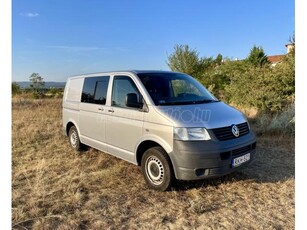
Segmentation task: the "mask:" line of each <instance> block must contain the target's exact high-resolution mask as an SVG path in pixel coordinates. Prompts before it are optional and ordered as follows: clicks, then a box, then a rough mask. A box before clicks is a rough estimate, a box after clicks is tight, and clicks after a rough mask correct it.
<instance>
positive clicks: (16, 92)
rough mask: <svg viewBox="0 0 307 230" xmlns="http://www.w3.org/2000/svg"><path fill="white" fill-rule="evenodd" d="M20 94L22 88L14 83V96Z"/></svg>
mask: <svg viewBox="0 0 307 230" xmlns="http://www.w3.org/2000/svg"><path fill="white" fill-rule="evenodd" d="M18 93H20V86H19V85H18V84H17V82H14V81H13V82H12V94H13V95H15V94H18Z"/></svg>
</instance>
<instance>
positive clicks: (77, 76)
mask: <svg viewBox="0 0 307 230" xmlns="http://www.w3.org/2000/svg"><path fill="white" fill-rule="evenodd" d="M122 73H134V74H140V73H176V72H174V71H168V70H118V71H106V72H96V73H86V74H79V75H74V76H71V77H69V78H79V77H86V76H97V75H100V74H122Z"/></svg>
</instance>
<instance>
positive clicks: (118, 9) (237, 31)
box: [12, 0, 295, 81]
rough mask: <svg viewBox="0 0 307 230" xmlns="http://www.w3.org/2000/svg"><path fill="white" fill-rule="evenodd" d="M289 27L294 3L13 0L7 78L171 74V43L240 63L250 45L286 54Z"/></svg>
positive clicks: (283, 0)
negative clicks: (154, 71)
mask: <svg viewBox="0 0 307 230" xmlns="http://www.w3.org/2000/svg"><path fill="white" fill-rule="evenodd" d="M294 24H295V16H294V0H269V1H267V0H249V1H244V0H240V1H239V0H232V1H229V0H219V1H216V0H215V1H214V0H206V1H200V0H199V1H196V0H195V1H182V0H176V1H175V0H173V1H170V0H155V1H141V0H138V1H136V0H129V1H119V0H113V1H102V0H87V1H85V0H84V1H81V0H74V1H71V0H65V1H63V0H61V1H60V0H52V1H51V0H46V1H41V0H13V1H12V61H13V63H12V65H13V77H12V80H14V81H23V80H28V79H29V76H30V75H31V74H32V73H33V72H38V73H39V74H40V75H41V76H42V77H43V78H44V79H45V81H66V79H67V77H69V76H72V75H77V74H81V73H92V72H100V71H109V70H122V69H163V70H168V66H167V64H166V61H167V55H168V54H171V53H172V52H173V48H174V46H175V45H176V44H188V45H189V46H190V47H191V48H194V49H196V50H197V51H198V52H199V54H200V56H206V57H209V56H213V57H215V56H216V55H217V54H218V53H221V54H222V55H223V56H225V57H229V58H239V59H242V58H245V57H246V56H247V55H248V53H249V50H250V49H251V48H252V46H253V45H257V46H262V47H263V48H264V50H265V52H266V54H267V55H274V54H284V53H286V49H285V47H284V45H285V44H286V43H287V42H288V40H289V37H290V36H291V35H292V34H293V32H294V30H295V28H294V27H295V26H294Z"/></svg>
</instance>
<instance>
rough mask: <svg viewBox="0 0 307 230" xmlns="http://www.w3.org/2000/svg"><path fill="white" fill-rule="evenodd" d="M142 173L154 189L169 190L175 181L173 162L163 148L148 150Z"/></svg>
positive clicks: (143, 160)
mask: <svg viewBox="0 0 307 230" xmlns="http://www.w3.org/2000/svg"><path fill="white" fill-rule="evenodd" d="M141 167H142V173H143V176H144V178H145V181H146V183H147V184H148V186H149V187H150V188H152V189H155V190H159V191H165V190H168V189H169V188H170V187H171V185H172V182H173V180H174V173H173V169H172V165H171V161H170V159H169V157H168V155H167V153H166V152H165V151H164V149H163V148H161V147H153V148H150V149H148V150H147V151H146V152H145V153H144V155H143V157H142V162H141Z"/></svg>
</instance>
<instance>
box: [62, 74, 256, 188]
mask: <svg viewBox="0 0 307 230" xmlns="http://www.w3.org/2000/svg"><path fill="white" fill-rule="evenodd" d="M63 130H64V133H65V135H67V136H68V137H69V141H70V144H71V146H72V147H73V148H74V149H75V150H80V149H81V147H82V145H87V146H91V147H93V148H95V149H98V150H101V151H103V152H105V153H109V154H111V155H113V156H116V157H119V158H121V159H123V160H126V161H129V162H131V163H133V164H136V165H139V166H141V169H142V173H143V175H144V178H145V181H146V182H147V184H148V186H149V187H150V188H153V189H156V190H161V191H164V190H167V189H169V188H170V187H171V185H172V182H173V181H174V180H175V179H177V180H198V179H205V178H211V177H217V176H222V175H225V174H228V173H231V172H233V171H234V170H236V169H237V168H239V167H241V166H243V165H246V164H248V163H249V162H251V161H252V160H253V159H254V155H255V152H256V140H255V135H254V134H253V132H252V131H251V130H250V127H249V124H248V122H247V120H246V117H245V116H244V115H243V114H242V113H241V112H239V111H238V110H236V109H234V108H233V107H231V106H229V105H227V104H225V103H223V102H221V101H219V100H217V99H216V98H215V97H214V96H213V95H212V94H210V93H209V92H208V90H207V89H206V88H205V87H204V86H203V85H201V84H200V83H199V82H198V81H197V80H195V79H194V78H193V77H191V76H189V75H187V74H184V73H178V72H169V71H118V72H104V73H95V74H88V75H80V76H76V77H71V78H69V79H68V80H67V83H66V86H65V91H64V97H63Z"/></svg>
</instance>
